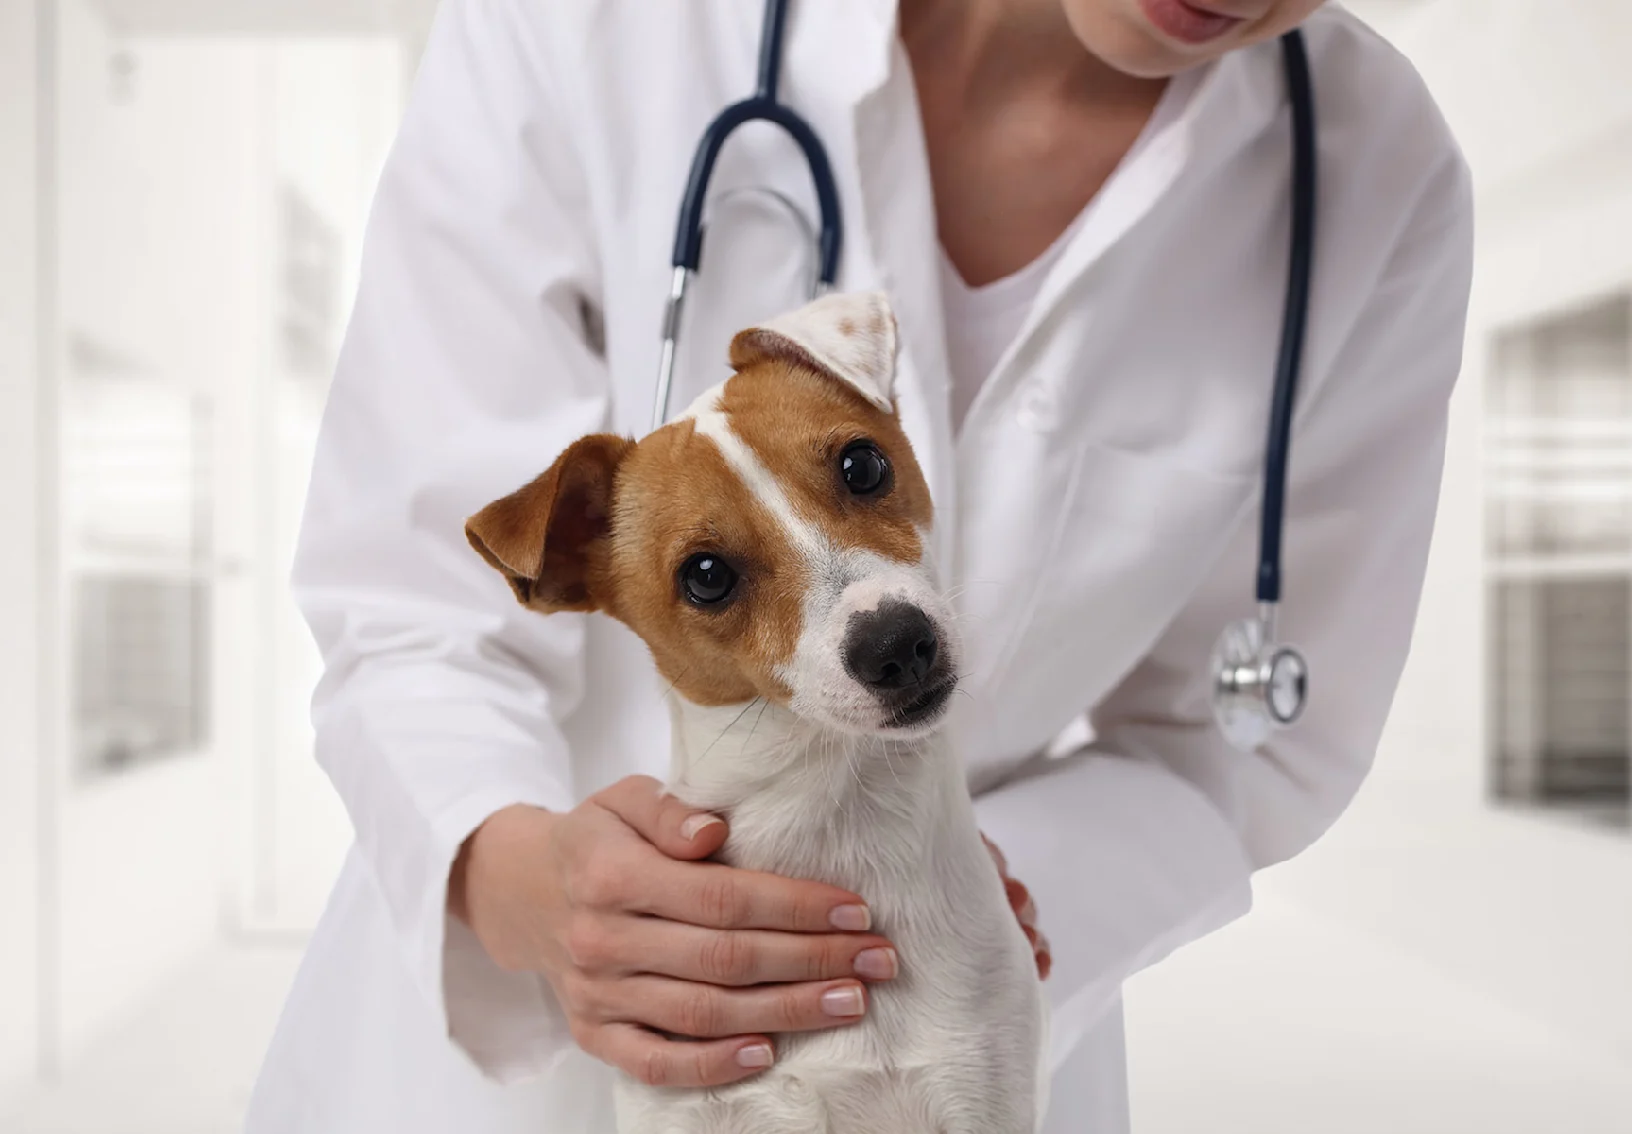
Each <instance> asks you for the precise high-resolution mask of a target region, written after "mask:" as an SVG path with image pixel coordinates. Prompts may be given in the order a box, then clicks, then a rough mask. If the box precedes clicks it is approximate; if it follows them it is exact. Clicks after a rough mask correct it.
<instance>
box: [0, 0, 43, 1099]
mask: <svg viewBox="0 0 1632 1134" xmlns="http://www.w3.org/2000/svg"><path fill="white" fill-rule="evenodd" d="M34 56H35V28H34V5H33V4H31V3H4V4H0V485H4V486H5V488H4V491H0V532H4V533H5V538H4V539H3V540H0V627H3V630H0V911H4V913H3V916H0V1095H3V1094H4V1093H5V1090H6V1087H7V1085H8V1084H9V1083H12V1082H15V1081H17V1080H19V1079H21V1078H22V1077H23V1076H24V1075H26V1074H28V1073H29V1072H30V1071H32V1070H33V1067H34V1064H35V1060H36V1057H37V1054H38V1053H37V1051H36V1049H35V1035H36V1029H35V1024H36V1018H37V1015H38V1005H37V1002H36V1000H35V993H36V990H37V986H38V976H39V970H38V965H37V960H38V958H37V954H36V943H37V935H38V931H39V924H38V913H39V910H38V893H37V889H36V880H37V871H36V869H35V868H36V864H37V854H36V850H37V844H36V839H37V837H38V824H37V814H36V803H37V785H36V771H37V768H38V735H37V726H38V720H39V717H38V713H37V709H36V701H37V690H36V684H35V663H36V660H37V650H38V638H37V633H36V631H37V623H36V619H35V608H36V600H35V596H36V594H37V585H38V575H37V556H38V550H39V545H38V541H37V533H38V529H39V521H40V516H39V511H38V498H39V493H38V484H37V479H36V462H37V448H36V444H37V433H36V430H35V428H34V425H35V419H36V405H35V392H36V384H35V358H34V354H35V345H36V337H35V322H36V317H37V313H36V307H35V303H34V276H35V271H36V266H37V265H36V258H35V231H34V230H35V212H36V200H35V175H36V166H35V162H34V155H35V151H36V138H35V124H36V103H35V82H34V79H35V58H34Z"/></svg>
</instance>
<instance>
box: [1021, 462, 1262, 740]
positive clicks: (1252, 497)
mask: <svg viewBox="0 0 1632 1134" xmlns="http://www.w3.org/2000/svg"><path fill="white" fill-rule="evenodd" d="M1257 496H1258V480H1257V478H1256V477H1255V476H1241V475H1235V474H1221V473H1218V472H1214V471H1211V470H1203V469H1197V468H1192V467H1187V466H1185V465H1182V464H1179V463H1177V462H1175V461H1174V460H1173V459H1172V458H1171V457H1170V456H1168V455H1166V454H1151V453H1141V452H1136V451H1133V450H1128V449H1117V448H1110V447H1105V446H1100V445H1093V444H1088V445H1084V446H1083V447H1082V448H1081V449H1080V450H1079V451H1078V453H1077V454H1076V457H1075V460H1074V462H1073V467H1072V470H1071V476H1070V479H1069V490H1068V492H1067V493H1066V494H1065V496H1064V499H1063V502H1062V505H1061V509H1060V513H1059V521H1058V524H1057V526H1056V528H1055V530H1054V532H1053V534H1052V538H1051V540H1050V542H1049V550H1048V555H1047V558H1046V560H1045V561H1043V563H1042V564H1041V565H1040V569H1039V571H1038V574H1037V576H1036V583H1037V585H1036V587H1035V588H1034V590H1033V591H1032V594H1031V596H1030V600H1029V602H1028V603H1027V605H1026V608H1025V609H1024V611H1023V612H1021V613H1022V616H1021V617H1020V618H1018V619H1017V620H1016V626H1015V628H1014V629H1013V631H1012V636H1011V637H1010V638H1009V640H1008V642H1007V643H1006V646H1005V648H1004V650H1003V652H1002V654H1001V661H1000V663H999V664H998V666H997V667H996V672H995V674H994V680H993V683H992V689H993V692H994V696H995V698H996V699H995V702H994V703H995V704H998V705H1001V706H1002V713H1001V715H1002V717H1003V718H1004V724H1003V726H1002V727H1003V730H1004V732H1003V737H1002V743H1001V746H1002V747H1004V748H1013V750H1014V752H1015V753H1019V752H1024V751H1031V750H1035V748H1037V747H1041V746H1042V745H1044V744H1046V743H1047V742H1048V739H1049V738H1050V737H1051V736H1052V735H1054V733H1056V732H1058V730H1059V729H1060V728H1061V727H1063V726H1064V725H1065V724H1066V723H1067V722H1068V721H1069V720H1071V719H1072V718H1073V717H1074V716H1076V715H1077V714H1078V713H1080V712H1082V711H1083V710H1084V709H1086V708H1088V707H1090V706H1091V705H1093V704H1094V703H1095V702H1097V701H1098V700H1099V699H1100V698H1101V697H1102V696H1103V695H1104V694H1105V693H1106V692H1107V691H1108V690H1109V689H1110V688H1111V687H1112V686H1113V685H1114V684H1115V683H1116V682H1117V681H1118V680H1120V679H1121V677H1122V675H1123V674H1125V673H1126V672H1127V671H1128V670H1129V669H1130V668H1132V666H1133V665H1135V664H1136V663H1137V662H1138V660H1139V658H1140V657H1141V656H1143V654H1144V653H1145V652H1146V651H1147V650H1148V649H1149V648H1150V646H1151V644H1152V643H1153V642H1154V641H1155V640H1156V638H1157V637H1158V636H1159V635H1160V634H1161V633H1162V631H1163V630H1164V629H1165V628H1166V626H1167V625H1168V624H1169V623H1170V622H1171V621H1172V619H1173V617H1174V616H1175V615H1176V614H1177V613H1178V611H1179V610H1180V609H1182V607H1183V606H1184V604H1185V603H1186V601H1187V600H1188V599H1189V598H1190V596H1191V595H1192V594H1193V593H1194V592H1195V590H1196V588H1197V587H1198V586H1199V585H1200V584H1201V582H1202V581H1203V580H1204V579H1205V578H1206V576H1207V573H1208V572H1210V571H1211V570H1213V568H1214V564H1215V563H1216V561H1217V560H1218V558H1219V556H1220V555H1221V554H1222V552H1223V551H1224V549H1225V547H1226V545H1227V544H1228V542H1229V540H1230V539H1231V538H1232V537H1233V536H1234V535H1235V534H1236V533H1237V532H1238V531H1239V529H1240V526H1241V525H1242V523H1244V522H1245V521H1246V519H1247V518H1248V517H1249V516H1250V515H1251V514H1252V513H1253V505H1254V504H1255V503H1256V500H1257ZM1251 582H1252V580H1251V579H1248V578H1243V579H1242V580H1241V586H1242V589H1243V593H1244V594H1245V595H1246V596H1247V597H1248V598H1250V585H1251ZM1204 661H1205V659H1198V663H1197V664H1202V663H1203V662H1204ZM1033 733H1035V734H1036V735H1035V736H1034V735H1032V734H1033ZM989 739H990V740H991V741H992V742H996V741H997V738H996V737H992V738H989ZM994 754H995V753H994Z"/></svg>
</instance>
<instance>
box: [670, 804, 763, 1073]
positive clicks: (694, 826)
mask: <svg viewBox="0 0 1632 1134" xmlns="http://www.w3.org/2000/svg"><path fill="white" fill-rule="evenodd" d="M724 822H725V820H724V819H721V818H720V817H719V816H718V815H709V814H707V813H706V812H701V811H699V812H698V813H697V814H696V815H688V816H687V817H686V821H685V822H684V823H682V824H680V837H681V838H683V839H685V840H686V842H688V843H689V842H691V840H693V839H695V838H696V837H697V836H698V835H699V834H701V833H702V832H703V831H705V830H707V829H708V828H709V827H712V826H714V824H716V823H721V824H723V823H724ZM743 1050H744V1051H748V1050H751V1049H750V1048H744V1049H743ZM766 1066H767V1067H768V1066H770V1064H766Z"/></svg>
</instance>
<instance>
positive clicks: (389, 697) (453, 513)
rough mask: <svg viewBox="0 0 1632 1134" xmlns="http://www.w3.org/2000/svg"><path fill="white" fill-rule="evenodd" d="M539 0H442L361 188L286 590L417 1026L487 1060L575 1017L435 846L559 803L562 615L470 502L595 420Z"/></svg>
mask: <svg viewBox="0 0 1632 1134" xmlns="http://www.w3.org/2000/svg"><path fill="white" fill-rule="evenodd" d="M546 7H547V5H542V4H539V5H530V6H528V8H527V9H525V10H524V9H523V8H522V6H521V5H519V4H516V3H514V2H513V0H449V2H447V3H445V4H443V6H442V10H441V12H440V15H439V18H438V20H437V22H436V24H435V27H434V30H433V32H432V35H431V37H430V41H429V44H428V47H427V50H426V52H425V55H424V57H423V61H422V64H421V70H420V72H419V74H418V76H417V79H416V82H415V86H414V90H413V92H412V95H411V97H410V99H409V105H408V106H407V108H406V112H405V118H404V121H403V123H402V125H401V128H400V133H399V136H398V139H397V141H396V143H395V145H394V147H393V150H392V152H391V154H390V155H389V157H388V160H387V162H386V165H385V167H384V169H383V172H382V177H381V180H380V183H379V186H378V189H377V196H376V199H375V201H374V206H373V210H372V213H371V216H370V219H369V223H368V226H367V234H366V237H365V240H364V249H363V257H362V268H361V277H360V284H359V292H358V296H357V300H356V306H355V309H354V312H353V315H352V319H351V322H350V325H349V327H348V331H347V334H346V339H345V342H344V344H343V347H342V350H341V357H340V360H339V364H338V368H337V372H336V374H335V377H334V383H333V388H332V391H331V393H330V397H329V403H328V407H327V410H326V413H325V416H324V420H323V425H322V429H321V432H320V436H319V440H318V445H317V453H316V458H315V463H314V467H313V472H312V479H311V484H310V488H309V496H308V501H307V507H306V512H305V516H304V520H303V527H302V531H301V535H300V539H299V541H298V548H297V554H296V561H295V567H294V576H293V583H294V593H295V597H296V601H297V603H298V604H299V606H300V608H301V610H302V612H303V614H304V616H305V618H306V620H307V622H308V624H309V626H310V628H311V631H312V633H313V635H314V637H315V639H316V642H317V645H318V647H319V649H320V650H321V653H322V657H323V661H324V675H323V677H322V679H321V681H320V683H319V686H318V689H317V693H316V696H315V699H314V722H315V726H316V749H317V758H318V761H319V763H320V764H321V766H322V767H323V769H324V770H325V771H326V773H327V774H328V776H329V777H330V778H331V779H332V781H333V783H334V786H335V788H336V789H337V791H338V793H339V795H340V797H341V799H342V800H343V801H344V804H345V806H346V808H347V810H348V812H349V815H350V818H351V821H352V824H353V826H354V828H355V832H356V841H357V847H358V851H359V853H360V856H361V858H362V859H363V861H364V862H366V864H367V866H368V868H369V870H370V871H371V873H372V878H373V881H374V883H375V884H376V885H377V889H378V893H379V895H380V896H381V899H382V901H383V905H384V908H385V909H386V911H387V912H388V915H389V918H390V921H391V924H392V927H393V930H394V933H395V937H396V940H397V943H398V945H399V946H400V953H399V955H398V956H396V957H394V958H393V957H382V958H380V963H381V964H392V963H400V964H403V965H405V966H406V967H407V970H408V972H409V973H410V975H411V978H412V980H413V982H414V983H415V985H416V986H417V988H418V990H419V992H420V993H422V994H423V997H424V1001H425V1004H426V1007H427V1010H428V1011H429V1012H430V1013H432V1014H433V1016H434V1019H435V1023H436V1027H438V1028H439V1029H445V1031H446V1032H447V1034H449V1035H450V1036H451V1038H452V1039H453V1041H455V1043H456V1044H457V1045H458V1046H459V1047H460V1048H461V1049H463V1050H464V1051H465V1052H466V1053H467V1054H468V1055H469V1056H470V1057H471V1058H472V1059H473V1060H474V1062H475V1063H476V1065H477V1066H478V1067H479V1068H480V1069H481V1070H482V1071H483V1072H484V1073H486V1074H488V1075H490V1076H492V1077H495V1078H499V1079H510V1078H513V1077H517V1076H520V1075H524V1074H528V1073H538V1072H542V1071H545V1070H547V1069H548V1068H549V1066H550V1064H551V1062H552V1060H554V1059H555V1058H557V1057H558V1056H559V1055H560V1054H561V1053H562V1052H564V1051H566V1050H567V1048H568V1046H569V1045H570V1042H571V1041H570V1037H569V1036H568V1035H567V1034H566V1031H565V1027H564V1024H563V1021H562V1019H561V1017H560V1015H559V1013H558V1011H557V1010H556V1008H555V1006H554V1002H553V1000H552V999H551V998H550V996H549V994H548V990H547V986H546V985H545V984H544V982H543V981H542V980H541V978H538V977H536V976H533V975H530V974H514V973H508V972H504V971H502V970H500V969H499V968H498V967H497V966H496V965H494V964H493V963H492V962H491V961H490V960H489V958H488V957H487V955H486V953H485V952H484V951H483V950H482V948H481V947H480V945H479V944H478V943H477V942H476V940H475V938H474V936H473V935H472V934H471V933H470V931H469V930H468V929H467V928H466V927H464V926H463V925H462V923H459V922H458V921H457V920H456V919H452V918H450V917H449V915H448V914H447V913H446V901H447V882H448V874H449V868H450V864H451V862H452V860H453V858H454V856H455V853H456V851H457V849H458V847H459V846H460V844H461V843H462V842H463V841H464V840H465V838H466V837H467V836H468V835H469V834H470V833H471V832H472V831H473V830H474V829H475V828H476V827H477V826H479V825H480V823H481V822H482V821H483V820H484V819H485V818H486V817H487V816H489V815H490V814H492V813H493V812H495V811H496V810H499V809H500V808H503V807H505V806H507V805H510V804H518V803H520V804H531V805H536V806H540V807H546V808H551V809H567V808H570V807H572V806H573V804H574V799H575V797H574V791H573V784H572V782H571V778H570V770H569V762H568V753H567V750H566V745H565V742H564V740H563V735H562V732H561V729H560V728H559V727H558V724H557V722H558V720H560V719H561V717H562V716H563V715H564V714H565V713H566V712H568V711H570V710H571V708H572V706H573V705H574V703H575V702H576V701H577V700H578V699H579V696H580V693H581V685H582V680H583V678H582V665H581V654H582V650H583V645H584V641H583V638H584V626H583V623H582V616H578V615H566V614H562V615H555V616H551V617H548V618H546V617H542V616H540V615H538V614H535V613H531V612H529V611H527V610H524V609H523V608H522V607H521V606H520V605H519V604H518V603H516V601H515V599H514V598H513V597H512V595H511V593H510V590H509V588H508V587H507V586H506V585H505V583H504V581H503V580H502V579H501V578H500V577H499V576H498V575H497V574H496V573H495V572H494V571H492V570H491V569H490V568H489V567H487V566H486V565H485V564H484V563H483V562H482V560H481V559H480V558H479V557H478V556H477V555H476V553H475V552H474V551H472V550H471V548H470V546H469V545H468V543H467V541H466V538H465V534H464V521H465V518H466V517H467V516H468V515H470V514H472V513H474V512H475V511H476V510H478V509H479V508H480V507H481V506H482V505H484V504H486V503H487V502H489V501H490V500H493V499H495V498H497V497H499V496H502V495H504V494H506V493H508V492H510V491H513V490H514V489H516V488H518V487H520V486H521V485H522V484H524V483H526V482H527V481H529V480H531V479H532V478H533V477H535V476H536V475H537V474H538V473H539V472H541V471H542V470H543V469H544V468H546V467H547V466H548V465H549V463H550V461H551V460H553V459H554V457H555V456H556V455H557V453H559V452H560V451H561V450H562V449H564V448H565V447H566V446H567V445H568V444H569V443H571V442H572V441H573V440H574V439H576V438H577V437H579V436H580V435H582V434H584V433H586V432H592V431H594V430H596V429H599V428H603V427H604V425H605V422H606V420H607V418H608V413H609V402H610V383H609V379H608V376H607V374H606V372H605V368H604V366H603V363H602V361H601V359H600V358H599V356H598V354H597V353H596V351H595V350H594V349H593V347H592V345H590V344H591V342H592V335H591V334H588V333H586V329H585V328H586V323H585V315H584V311H585V304H586V302H589V301H590V300H591V299H592V297H594V296H595V295H596V294H597V293H598V289H599V279H598V274H597V269H596V266H595V265H596V253H595V248H594V247H593V246H592V240H593V236H592V233H593V226H592V225H591V224H590V222H589V219H588V217H587V215H586V214H587V209H586V207H585V204H584V194H583V189H582V184H581V180H580V179H581V176H582V171H581V168H580V166H579V165H578V163H576V162H575V159H574V155H573V153H572V151H571V147H570V145H569V142H568V140H567V139H566V138H565V137H564V136H563V132H562V130H561V128H559V126H558V123H559V122H561V121H565V120H566V119H567V117H568V116H567V115H565V114H563V113H562V112H561V110H560V107H559V105H558V103H557V92H556V91H555V90H554V89H552V87H551V83H550V77H549V75H548V74H547V73H546V72H547V70H548V69H547V68H545V67H543V66H541V65H540V61H539V59H538V58H537V55H536V52H538V51H540V50H543V44H542V43H541V38H542V37H541V35H540V29H538V28H536V27H533V26H529V21H537V20H542V19H544V18H545V17H544V16H542V15H541V14H539V13H542V12H543V11H544V10H545V8H546Z"/></svg>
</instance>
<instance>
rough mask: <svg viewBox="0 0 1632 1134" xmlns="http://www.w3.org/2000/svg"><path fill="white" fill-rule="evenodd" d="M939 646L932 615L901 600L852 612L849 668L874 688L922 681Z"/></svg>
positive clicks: (846, 662)
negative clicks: (865, 610) (863, 611)
mask: <svg viewBox="0 0 1632 1134" xmlns="http://www.w3.org/2000/svg"><path fill="white" fill-rule="evenodd" d="M939 649H940V643H939V642H938V641H937V640H936V637H935V627H934V626H933V625H932V624H931V623H930V621H929V616H928V615H927V614H925V613H924V612H923V611H921V610H919V609H918V608H917V607H916V606H913V605H912V604H911V603H908V602H901V601H899V600H886V601H885V602H882V603H880V604H879V606H878V609H877V610H870V611H867V612H866V613H858V614H852V615H851V616H850V622H849V625H848V626H846V627H845V631H844V665H845V668H846V669H848V670H849V671H850V676H851V677H854V678H855V679H856V680H857V681H859V682H861V683H862V684H863V685H869V686H871V687H873V688H874V689H905V688H907V687H909V686H912V685H918V684H920V683H921V682H922V681H923V680H924V678H925V677H927V676H929V671H930V669H931V668H932V667H933V666H934V665H935V655H936V653H937V652H939Z"/></svg>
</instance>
